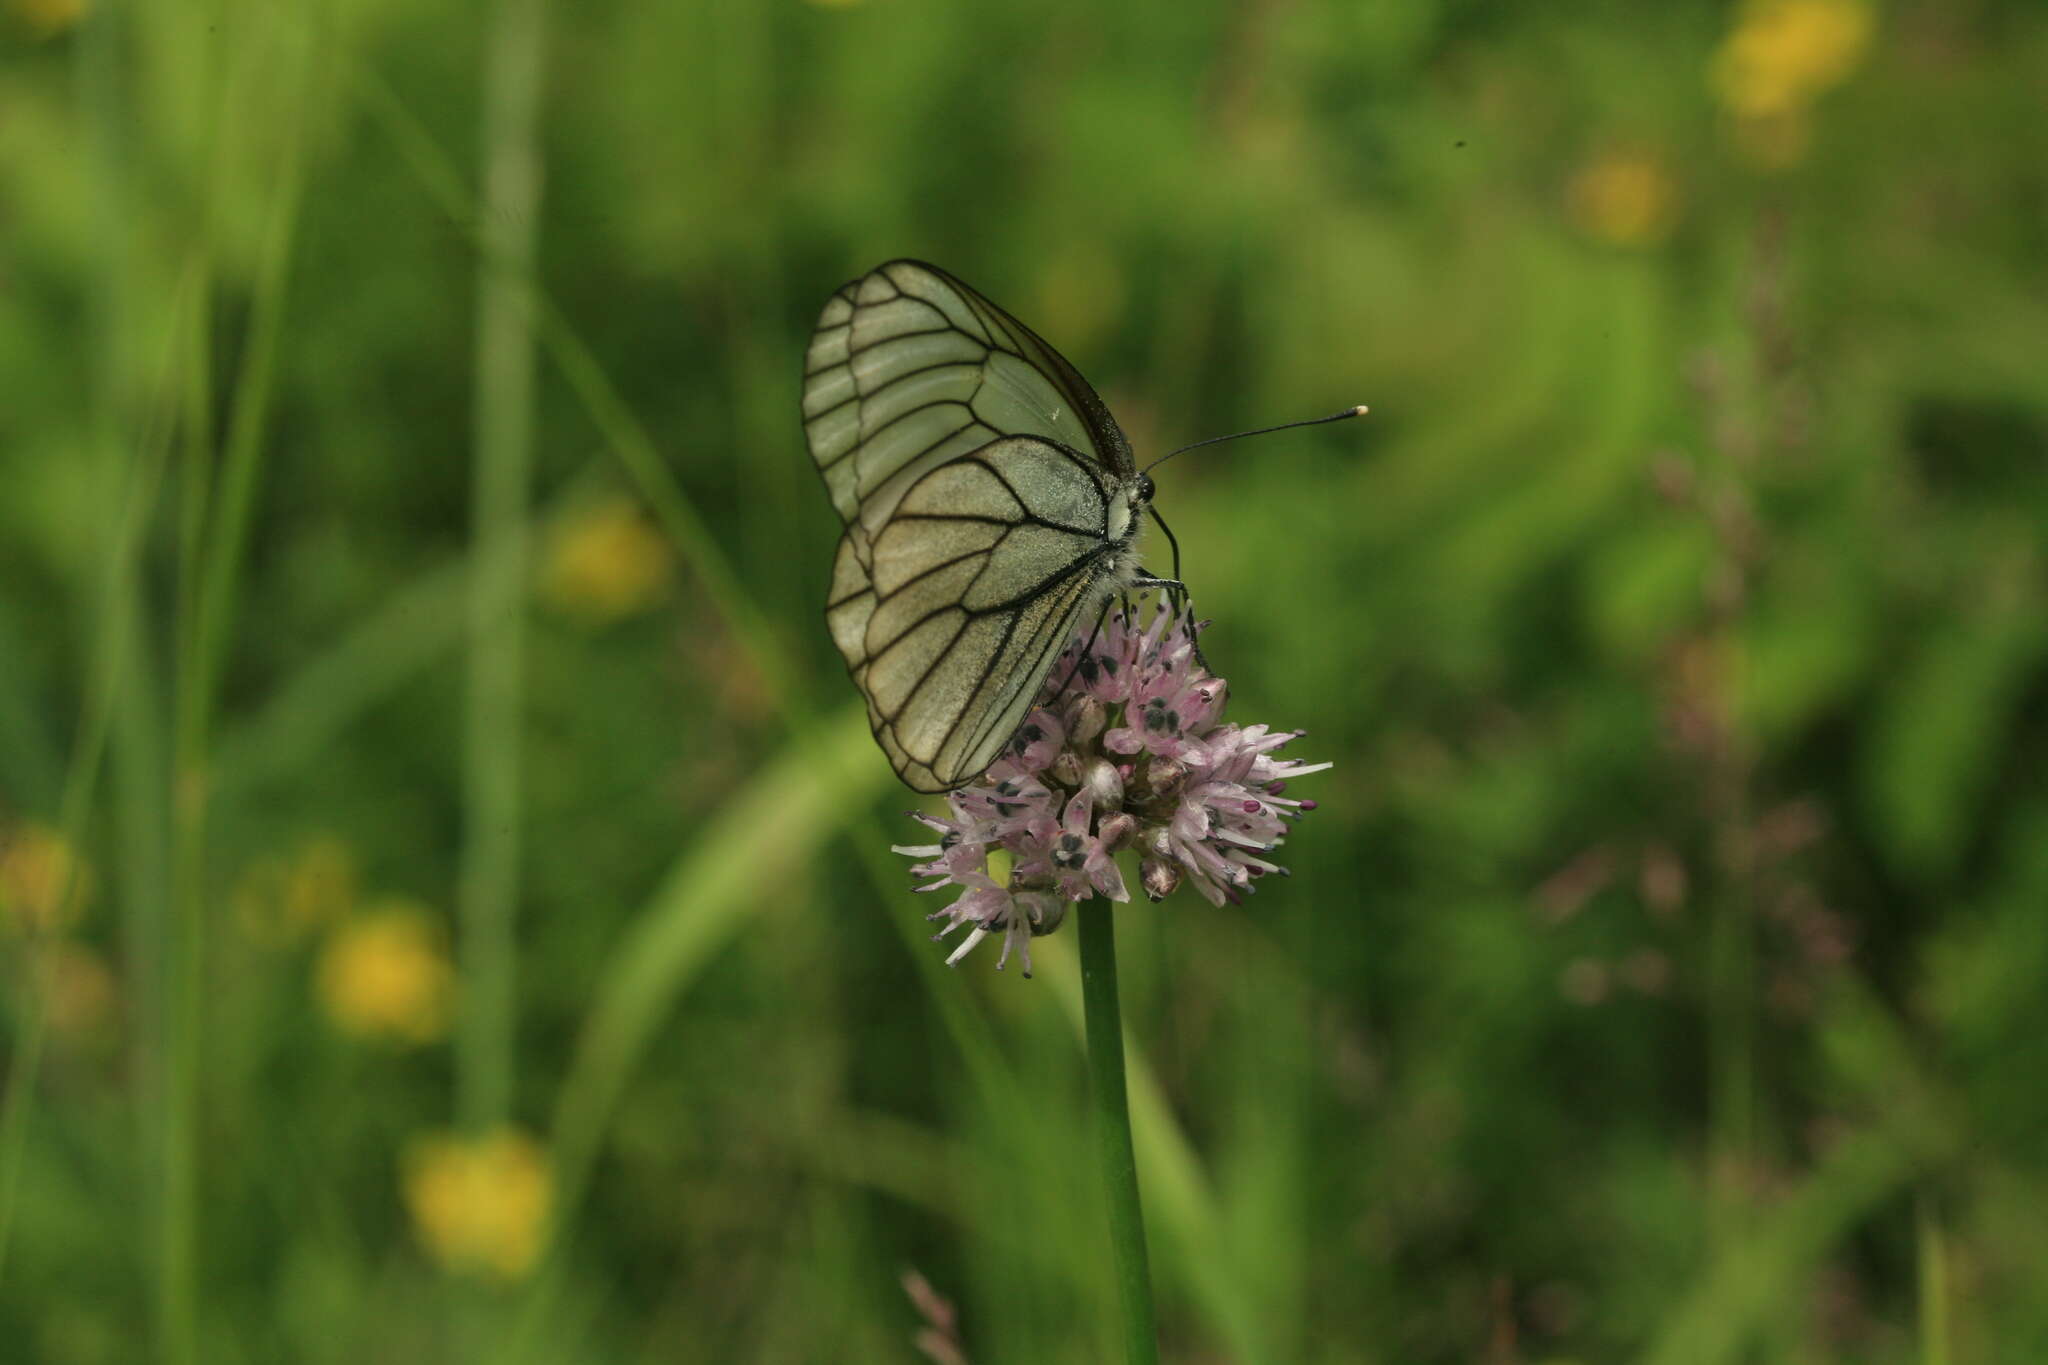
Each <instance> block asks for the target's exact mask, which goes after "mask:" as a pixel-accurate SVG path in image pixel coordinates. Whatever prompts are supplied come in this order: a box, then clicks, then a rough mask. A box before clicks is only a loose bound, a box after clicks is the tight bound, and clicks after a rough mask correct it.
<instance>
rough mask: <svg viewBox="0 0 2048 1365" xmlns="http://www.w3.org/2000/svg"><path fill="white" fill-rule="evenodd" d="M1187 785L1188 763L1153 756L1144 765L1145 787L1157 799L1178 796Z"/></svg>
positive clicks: (1172, 798) (1169, 798)
mask: <svg viewBox="0 0 2048 1365" xmlns="http://www.w3.org/2000/svg"><path fill="white" fill-rule="evenodd" d="M1187 785H1188V765H1187V764H1185V763H1182V762H1180V761H1179V760H1178V759H1172V758H1155V759H1153V760H1152V761H1151V762H1150V763H1148V764H1146V765H1145V789H1146V792H1147V793H1148V795H1149V796H1150V797H1151V798H1152V799H1153V800H1157V801H1172V800H1175V799H1176V798H1178V797H1179V796H1180V794H1181V792H1182V791H1184V790H1185V789H1186V788H1187Z"/></svg>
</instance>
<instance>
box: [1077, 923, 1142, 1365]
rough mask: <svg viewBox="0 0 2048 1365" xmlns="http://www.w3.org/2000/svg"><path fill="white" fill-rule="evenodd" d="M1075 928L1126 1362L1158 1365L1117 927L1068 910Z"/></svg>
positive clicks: (1096, 1126) (1090, 1078) (1131, 1364)
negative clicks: (1127, 1087) (1119, 991)
mask: <svg viewBox="0 0 2048 1365" xmlns="http://www.w3.org/2000/svg"><path fill="white" fill-rule="evenodd" d="M1074 909H1075V911H1076V917H1077V918H1078V919H1079V920H1080V921H1081V1000H1082V1010H1083V1013H1084V1014H1085V1015H1086V1016H1087V1020H1088V1078H1089V1081H1090V1085H1091V1088H1092V1089H1093V1090H1094V1092H1095V1140H1096V1145H1097V1146H1098V1147H1099V1148H1100V1150H1101V1152H1102V1176H1103V1180H1104V1181H1105V1182H1106V1184H1107V1186H1108V1191H1109V1239H1110V1246H1111V1248H1112V1249H1113V1251H1114V1253H1115V1256H1116V1283H1117V1297H1119V1298H1120V1299H1122V1300H1123V1309H1124V1359H1125V1360H1126V1361H1128V1362H1130V1365H1157V1361H1158V1360H1159V1327H1158V1323H1157V1320H1156V1317H1155V1314H1154V1312H1153V1309H1152V1267H1151V1263H1150V1260H1149V1258H1148V1257H1147V1256H1146V1253H1145V1216H1144V1213H1143V1211H1142V1210H1141V1209H1140V1208H1139V1204H1138V1158H1137V1155H1136V1153H1135V1152H1134V1151H1133V1150H1132V1148H1131V1106H1130V1103H1129V1101H1128V1100H1127V1099H1126V1097H1125V1094H1124V1025H1123V1011H1122V1009H1121V1008H1120V1007H1119V1006H1118V1004H1117V996H1116V922H1115V920H1114V919H1112V918H1111V916H1112V915H1113V914H1114V911H1112V910H1111V909H1110V907H1109V905H1108V903H1107V902H1105V903H1103V904H1102V905H1101V906H1099V907H1098V906H1096V905H1094V904H1088V903H1084V904H1081V905H1077V906H1075V907H1074Z"/></svg>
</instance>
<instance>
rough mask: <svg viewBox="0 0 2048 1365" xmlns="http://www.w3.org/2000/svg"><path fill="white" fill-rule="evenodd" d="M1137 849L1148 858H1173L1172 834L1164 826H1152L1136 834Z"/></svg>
mask: <svg viewBox="0 0 2048 1365" xmlns="http://www.w3.org/2000/svg"><path fill="white" fill-rule="evenodd" d="M1138 848H1139V850H1140V851H1141V852H1143V853H1144V854H1146V855H1147V856H1148V857H1153V858H1168V859H1170V858H1172V857H1173V832H1172V831H1171V830H1169V829H1167V827H1166V826H1165V825H1153V826H1151V827H1149V828H1147V829H1144V830H1141V831H1140V832H1139V834H1138Z"/></svg>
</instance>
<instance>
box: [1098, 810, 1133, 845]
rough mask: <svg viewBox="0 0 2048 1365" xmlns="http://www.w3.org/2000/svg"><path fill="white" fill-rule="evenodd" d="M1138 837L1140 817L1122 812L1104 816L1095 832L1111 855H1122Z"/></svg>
mask: <svg viewBox="0 0 2048 1365" xmlns="http://www.w3.org/2000/svg"><path fill="white" fill-rule="evenodd" d="M1137 835H1138V817H1137V816H1135V815H1132V814H1131V813H1130V812H1129V811H1121V810H1120V811H1118V812H1117V813H1116V814H1114V815H1108V816H1104V817H1103V820H1102V824H1101V825H1100V826H1099V827H1098V828H1097V829H1096V831H1095V837H1096V838H1098V839H1100V840H1102V846H1103V847H1104V848H1105V849H1107V850H1108V851H1109V852H1111V853H1121V852H1122V851H1123V850H1124V849H1125V848H1126V847H1127V846H1128V845H1129V844H1130V842H1131V840H1132V839H1135V838H1136V837H1137Z"/></svg>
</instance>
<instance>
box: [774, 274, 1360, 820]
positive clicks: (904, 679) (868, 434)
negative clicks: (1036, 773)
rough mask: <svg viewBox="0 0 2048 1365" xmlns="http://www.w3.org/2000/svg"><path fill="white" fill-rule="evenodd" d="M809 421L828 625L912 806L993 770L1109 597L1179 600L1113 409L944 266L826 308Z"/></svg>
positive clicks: (878, 282) (811, 365)
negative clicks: (822, 508) (834, 534)
mask: <svg viewBox="0 0 2048 1365" xmlns="http://www.w3.org/2000/svg"><path fill="white" fill-rule="evenodd" d="M1362 411H1363V409H1352V410H1349V411H1347V412H1344V413H1340V414H1338V416H1339V417H1348V416H1353V415H1355V414H1357V413H1358V412H1362ZM803 418H804V436H805V439H806V440H807V442H808V444H809V446H810V451H811V457H812V459H814V460H815V461H816V462H817V465H818V472H819V473H820V474H822V475H823V476H824V479H825V487H826V489H827V491H828V492H829V493H830V494H831V497H832V505H833V507H834V508H835V509H836V510H837V511H838V513H839V517H840V520H841V521H843V522H844V523H845V526H846V530H845V533H844V534H843V535H841V537H840V539H839V549H838V552H837V554H836V556H835V558H834V560H833V566H832V586H831V589H830V592H829V594H828V598H827V602H826V606H825V619H826V623H827V625H828V626H829V627H830V630H831V633H832V640H833V643H834V644H836V645H837V646H838V648H839V652H840V654H841V655H843V656H844V657H845V659H846V667H847V671H848V672H849V673H851V674H852V675H853V680H854V682H855V684H856V685H858V686H859V688H860V690H861V693H862V695H863V696H865V697H866V698H867V709H868V724H869V727H870V728H871V729H872V730H873V731H874V736H875V739H876V741H877V742H878V743H879V744H880V745H881V747H882V751H883V753H885V754H886V755H887V756H888V758H889V762H890V763H891V764H892V765H893V766H894V767H895V769H896V775H897V776H898V777H900V778H902V779H903V781H904V783H905V784H906V785H908V786H910V787H911V788H913V789H915V790H917V791H921V792H942V791H950V790H952V789H953V788H955V787H959V786H963V785H965V784H966V783H969V782H971V781H973V780H974V779H975V778H977V777H979V776H980V775H981V774H982V773H983V772H985V771H986V770H987V769H988V767H989V765H990V764H992V763H993V762H995V760H996V759H997V758H998V757H999V756H1000V755H1001V754H1002V752H1003V749H1004V747H1005V746H1006V745H1008V744H1009V742H1010V740H1011V738H1012V736H1013V735H1015V734H1016V732H1017V730H1018V728H1019V726H1020V725H1021V724H1022V722H1023V720H1024V717H1025V714H1026V713H1027V712H1028V711H1029V710H1030V709H1031V706H1032V704H1033V703H1034V701H1035V700H1036V699H1037V697H1038V695H1039V691H1040V689H1041V688H1042V687H1043V685H1044V683H1045V679H1046V676H1047V674H1049V673H1050V672H1051V670H1052V667H1053V665H1054V663H1055V662H1057V661H1058V659H1059V657H1060V655H1061V654H1062V653H1063V652H1064V651H1065V649H1066V646H1067V644H1068V642H1069V641H1070V640H1071V639H1072V637H1073V636H1074V635H1075V634H1076V632H1077V630H1078V628H1079V627H1081V626H1082V625H1083V623H1085V622H1088V621H1089V620H1090V619H1091V618H1093V619H1095V620H1098V621H1099V620H1100V617H1101V613H1102V612H1103V611H1104V609H1105V608H1106V607H1107V605H1108V603H1109V602H1110V601H1111V600H1112V599H1113V598H1115V597H1117V596H1118V595H1119V594H1123V593H1129V592H1133V591H1137V590H1141V589H1147V588H1156V589H1160V590H1162V591H1165V592H1167V593H1170V594H1178V595H1179V596H1181V597H1182V598H1183V599H1184V598H1185V596H1186V591H1187V590H1186V588H1185V587H1184V586H1183V585H1182V584H1181V583H1180V582H1179V581H1178V580H1177V579H1171V578H1160V577H1157V576H1155V575H1153V574H1151V573H1148V572H1147V571H1146V570H1145V569H1143V568H1142V567H1140V565H1139V563H1138V559H1137V556H1136V554H1135V552H1134V550H1133V548H1132V547H1133V542H1134V541H1135V540H1136V538H1137V535H1138V529H1139V520H1140V518H1141V516H1143V515H1144V514H1146V513H1147V512H1151V504H1152V493H1153V486H1152V479H1151V477H1150V476H1149V475H1147V474H1145V473H1143V472H1141V471H1140V470H1139V469H1138V468H1137V465H1136V462H1135V460H1134V459H1133V457H1132V452H1131V443H1130V441H1129V439H1128V438H1126V437H1125V435H1124V433H1123V429H1122V428H1121V427H1119V426H1118V425H1117V423H1116V419H1115V418H1114V417H1112V416H1111V415H1110V412H1109V409H1108V408H1107V407H1106V406H1105V405H1104V404H1103V401H1102V399H1101V398H1100V397H1098V396H1097V395H1096V392H1095V390H1094V389H1093V388H1091V387H1090V386H1089V384H1088V381H1087V380H1085V379H1083V378H1082V377H1081V374H1080V372H1079V371H1078V370H1076V369H1075V368H1074V367H1073V366H1072V365H1071V364H1069V363H1068V362H1067V360H1066V358H1065V357H1064V356H1062V355H1061V354H1060V353H1059V352H1058V351H1056V350H1054V349H1053V348H1052V347H1051V346H1050V345H1049V344H1047V342H1046V341H1045V340H1044V339H1042V338H1041V337H1040V336H1039V335H1038V334H1037V333H1036V332H1034V331H1032V330H1031V329H1030V328H1029V327H1026V326H1025V325H1024V324H1023V323H1021V322H1019V321H1017V319H1015V318H1013V317H1011V316H1010V315H1009V314H1008V313H1006V312H1004V311H1003V310H1002V309H1001V308H998V307H997V306H996V305H995V304H993V303H991V302H990V301H989V300H988V299H986V298H984V297H983V296H982V295H981V294H979V293H977V292H975V291H974V290H973V289H971V288H969V287H968V286H967V285H966V284H965V283H963V282H962V281H960V280H958V279H956V278H954V277H953V276H952V275H949V274H947V273H946V272H945V271H943V270H941V269H939V268H938V267H937V266H933V265H927V264H925V263H923V262H921V261H913V260H896V261H890V262H888V263H887V264H885V265H880V266H877V267H875V269H873V270H871V271H869V272H868V273H867V274H866V275H863V276H862V277H861V278H859V279H857V280H854V281H852V282H851V283H848V284H846V285H844V286H842V287H841V288H840V289H839V290H838V291H836V292H835V293H834V294H833V295H832V297H831V298H830V299H829V300H828V301H827V302H826V304H825V308H824V311H823V313H822V314H821V315H820V316H819V318H818V325H817V327H816V329H815V330H814V331H813V332H812V333H811V341H810V346H809V349H808V351H807V352H806V356H805V363H804V376H803ZM1317 420H1321V421H1330V420H1335V419H1334V418H1322V419H1317ZM1290 425H1295V424H1290ZM1218 439H1230V438H1227V437H1226V438H1218ZM1201 444H1208V442H1202V443H1201ZM1190 448H1191V447H1190ZM1173 453H1174V454H1178V453H1179V452H1178V451H1176V452H1173ZM1162 458H1165V457H1162ZM1157 463H1158V462H1157V461H1154V464H1155V465H1156V464H1157ZM1151 514H1152V516H1153V517H1154V518H1155V519H1156V518H1157V516H1158V514H1157V513H1156V512H1152V513H1151ZM1160 525H1161V527H1162V529H1164V525H1165V523H1164V522H1161V523H1160ZM1167 534H1168V538H1169V540H1170V539H1171V536H1172V533H1171V532H1168V533H1167Z"/></svg>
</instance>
